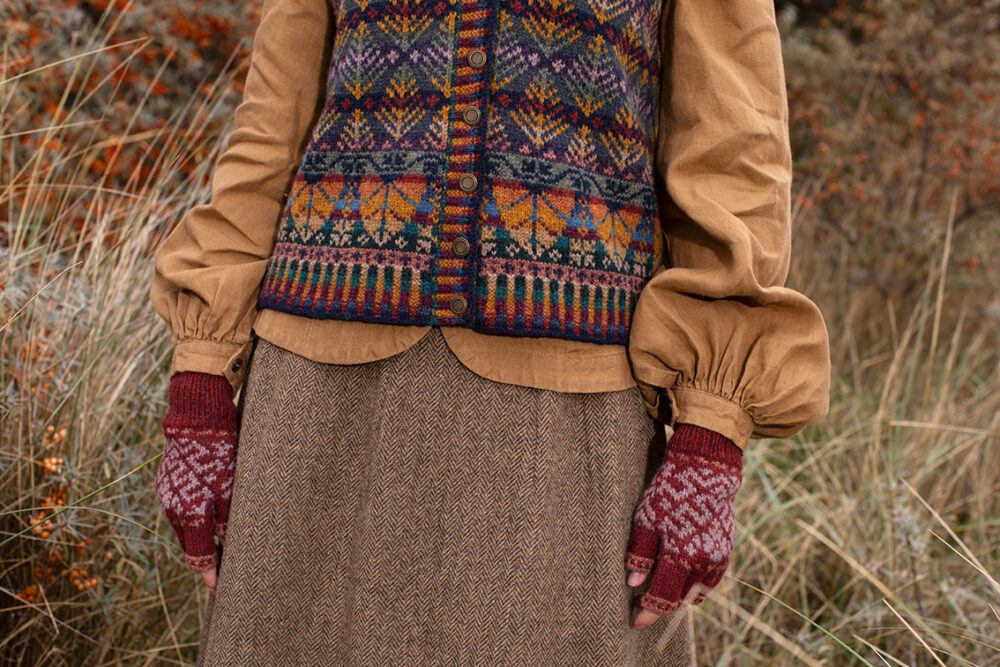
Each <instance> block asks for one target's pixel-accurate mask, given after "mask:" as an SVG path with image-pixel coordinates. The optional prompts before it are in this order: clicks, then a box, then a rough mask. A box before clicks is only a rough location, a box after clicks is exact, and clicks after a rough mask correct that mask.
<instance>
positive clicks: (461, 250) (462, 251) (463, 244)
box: [451, 236, 469, 257]
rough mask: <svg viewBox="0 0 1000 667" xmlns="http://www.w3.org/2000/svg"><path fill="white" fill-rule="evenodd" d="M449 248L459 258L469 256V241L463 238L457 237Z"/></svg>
mask: <svg viewBox="0 0 1000 667" xmlns="http://www.w3.org/2000/svg"><path fill="white" fill-rule="evenodd" d="M451 247H452V250H454V251H455V254H456V255H458V256H459V257H465V256H466V255H468V254H469V239H467V238H465V237H464V236H459V237H458V238H457V239H455V242H454V243H452V244H451Z"/></svg>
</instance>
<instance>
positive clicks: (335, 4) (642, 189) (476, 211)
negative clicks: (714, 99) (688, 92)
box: [257, 0, 663, 344]
mask: <svg viewBox="0 0 1000 667" xmlns="http://www.w3.org/2000/svg"><path fill="white" fill-rule="evenodd" d="M330 3H331V7H332V12H333V13H332V15H331V16H332V17H333V18H334V20H335V21H336V24H335V25H336V30H335V32H334V35H335V37H334V42H333V45H332V52H331V60H330V68H329V72H328V74H327V77H326V100H325V103H324V107H323V110H322V112H321V114H320V116H319V118H318V120H317V122H316V125H315V126H314V128H313V130H312V135H311V138H310V140H309V143H308V145H307V147H306V149H305V153H304V155H303V157H302V160H301V163H300V165H299V167H298V170H297V172H296V174H295V176H294V179H293V181H292V183H291V188H290V191H289V192H288V199H287V203H286V205H285V208H284V212H283V213H282V218H281V220H280V224H279V227H278V231H277V236H276V239H275V247H274V250H273V253H272V256H271V257H270V258H269V260H268V262H267V265H266V269H265V275H264V279H263V281H262V283H261V288H260V291H259V296H258V300H257V307H258V308H272V309H276V310H281V311H285V312H289V313H296V314H300V315H305V316H309V317H316V318H339V319H350V320H364V321H368V322H384V323H395V324H410V325H452V326H468V327H471V328H473V329H475V330H478V331H482V332H490V333H499V334H508V335H523V336H536V337H538V336H549V337H560V338H568V339H576V340H583V341H591V342H596V343H605V344H625V343H626V342H627V339H628V332H629V325H630V321H631V315H632V312H633V309H634V306H635V302H636V300H637V298H638V295H639V292H640V290H641V289H642V287H643V285H644V284H645V283H646V281H647V280H648V279H649V278H650V277H651V276H652V274H653V272H654V270H655V269H656V267H657V258H658V257H659V255H660V249H661V244H662V243H663V241H662V240H661V235H660V233H659V224H658V221H657V220H658V207H657V195H656V193H655V192H654V174H653V165H654V157H655V156H654V151H655V147H654V141H655V134H656V125H655V123H656V118H657V100H658V88H659V70H660V63H659V50H660V49H659V43H658V24H659V20H660V11H661V9H662V0H330Z"/></svg>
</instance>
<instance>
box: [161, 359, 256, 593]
mask: <svg viewBox="0 0 1000 667" xmlns="http://www.w3.org/2000/svg"><path fill="white" fill-rule="evenodd" d="M232 399H233V390H232V386H231V385H230V384H229V381H228V380H227V379H226V378H225V377H223V376H221V375H211V374H208V373H197V372H189V371H186V372H181V373H176V374H174V376H173V377H172V378H171V380H170V405H169V408H168V410H167V414H166V416H165V417H164V419H163V434H164V436H165V437H166V446H165V448H164V452H163V458H161V459H160V465H159V468H158V469H157V471H156V497H157V500H158V501H159V503H160V506H161V507H162V508H163V512H164V514H166V516H167V519H168V521H170V525H171V526H172V527H173V529H174V532H175V533H176V535H177V538H178V540H179V541H180V544H181V548H182V549H183V550H184V560H185V562H186V564H187V566H188V568H189V569H191V570H194V571H196V572H200V573H201V574H202V578H203V580H204V581H205V584H206V585H207V586H208V587H209V588H211V589H213V590H214V589H215V582H216V568H217V566H218V564H219V555H218V551H219V548H218V547H216V544H215V540H214V538H215V537H218V538H219V541H220V545H221V543H222V541H223V539H224V538H225V533H226V527H227V523H228V521H229V502H230V497H231V495H232V486H233V472H234V469H235V467H236V443H237V431H238V426H239V424H238V416H237V410H236V406H235V405H234V404H233V400H232Z"/></svg>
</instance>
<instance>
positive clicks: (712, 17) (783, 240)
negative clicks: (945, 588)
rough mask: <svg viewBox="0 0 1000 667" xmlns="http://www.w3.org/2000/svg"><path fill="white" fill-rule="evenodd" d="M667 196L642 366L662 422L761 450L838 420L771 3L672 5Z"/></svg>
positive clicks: (640, 318)
mask: <svg viewBox="0 0 1000 667" xmlns="http://www.w3.org/2000/svg"><path fill="white" fill-rule="evenodd" d="M664 12H668V13H667V14H665V16H664V18H663V21H662V27H663V29H662V32H661V47H662V48H661V53H662V58H663V59H662V61H661V62H662V63H663V66H662V68H661V88H660V90H661V97H660V107H659V115H658V123H659V125H658V139H657V146H658V148H657V160H656V166H657V186H658V197H659V199H660V204H661V206H660V219H659V222H660V233H662V234H663V235H664V240H665V243H664V244H663V249H664V250H663V256H662V257H661V258H660V259H659V261H658V266H657V267H656V270H655V272H654V274H653V276H652V277H651V278H650V280H649V281H648V282H647V283H646V285H645V286H644V287H643V290H642V292H640V295H639V299H638V302H637V303H636V307H635V310H634V313H633V318H632V323H631V332H630V338H629V357H630V360H631V362H632V365H633V372H634V375H635V378H636V380H637V382H638V383H639V387H640V389H641V390H642V393H643V398H644V399H645V401H646V406H647V410H648V411H649V413H650V415H651V416H656V417H658V418H659V420H661V421H664V423H668V424H670V425H671V426H674V425H675V424H676V423H677V422H687V423H693V424H697V425H699V426H702V427H705V428H709V429H712V430H714V431H717V432H719V433H722V434H723V435H725V436H726V437H728V438H730V439H731V440H733V441H734V442H735V443H736V444H737V445H738V446H739V447H740V448H741V449H744V450H745V449H746V447H747V445H748V441H749V440H750V439H751V438H758V437H787V436H789V435H792V434H794V433H796V432H798V431H799V430H801V429H802V428H804V427H805V426H806V425H807V424H809V423H811V422H814V421H817V420H819V419H821V418H822V417H824V416H825V415H826V414H827V412H828V410H829V394H830V350H829V339H828V332H827V327H826V322H825V321H824V318H823V315H822V313H821V312H820V310H819V308H818V307H817V306H816V304H815V303H814V302H813V301H811V300H810V299H809V298H808V297H806V296H805V295H804V294H802V293H801V292H798V291H796V290H793V289H791V288H788V287H786V286H785V280H786V278H787V275H788V269H789V262H790V257H791V211H790V192H791V180H792V162H791V150H790V145H789V135H788V111H787V98H786V92H785V79H784V70H783V65H782V60H781V44H780V36H779V33H778V28H777V25H776V22H775V16H774V6H773V4H772V3H771V2H770V0H667V2H666V4H665V6H664Z"/></svg>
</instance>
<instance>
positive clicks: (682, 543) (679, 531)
mask: <svg viewBox="0 0 1000 667" xmlns="http://www.w3.org/2000/svg"><path fill="white" fill-rule="evenodd" d="M742 481H743V451H742V450H741V449H740V448H739V447H738V446H737V445H736V444H735V443H734V442H733V441H732V440H730V439H729V438H727V437H725V436H723V435H721V434H719V433H716V432H715V431H711V430H709V429H706V428H702V427H700V426H697V425H695V424H684V423H677V424H676V425H675V428H674V433H673V435H672V436H671V437H670V441H669V442H668V443H667V452H666V457H665V458H664V460H663V464H662V465H661V466H660V469H659V470H658V471H657V473H656V475H655V476H654V478H653V480H652V481H651V482H650V484H649V486H648V487H647V489H646V492H645V494H644V495H643V497H642V500H641V501H640V503H639V507H638V509H637V510H636V513H635V523H634V528H633V532H632V537H631V540H630V541H629V545H628V555H627V567H628V569H629V570H636V571H639V572H644V573H648V572H650V570H652V569H653V567H654V565H655V567H656V570H655V572H653V579H652V581H651V582H650V585H649V588H648V589H646V592H645V594H644V595H643V596H642V599H641V600H640V601H639V602H640V604H641V605H642V606H643V607H645V608H647V609H650V610H652V611H655V612H656V613H658V614H669V613H672V612H674V611H675V610H676V609H677V608H678V607H680V606H681V604H683V601H684V598H685V596H686V595H687V593H688V591H689V590H690V589H691V587H692V586H693V585H694V584H695V583H696V582H700V583H702V584H704V586H705V589H704V590H702V591H700V592H699V593H697V594H696V595H695V597H694V598H693V599H692V600H691V601H690V604H699V603H701V602H702V601H704V599H705V596H706V595H707V593H708V591H709V590H710V589H712V588H713V587H715V585H716V584H717V583H719V580H721V579H722V575H723V574H724V573H725V571H726V568H727V567H728V566H729V559H730V557H731V556H732V552H733V532H734V528H733V503H734V498H735V496H736V491H737V490H738V489H739V487H740V484H741V483H742Z"/></svg>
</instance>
